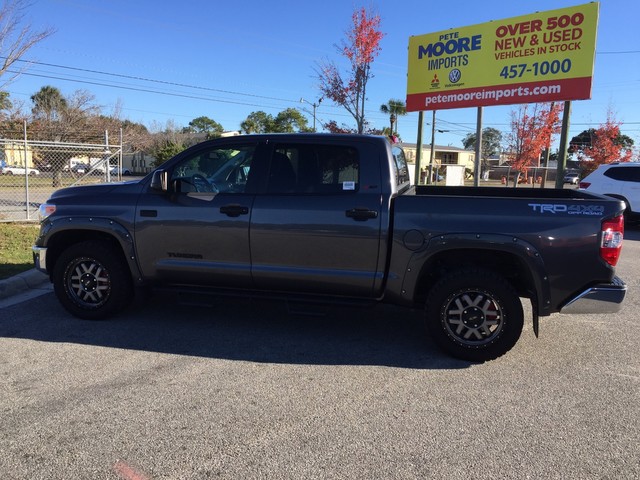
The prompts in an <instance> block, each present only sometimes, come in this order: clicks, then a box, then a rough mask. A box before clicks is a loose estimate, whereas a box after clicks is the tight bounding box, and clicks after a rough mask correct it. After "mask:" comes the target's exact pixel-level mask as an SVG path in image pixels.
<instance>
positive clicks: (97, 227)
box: [38, 216, 142, 285]
mask: <svg viewBox="0 0 640 480" xmlns="http://www.w3.org/2000/svg"><path fill="white" fill-rule="evenodd" d="M74 231H76V232H85V233H87V232H89V233H90V232H99V233H100V234H103V235H104V236H108V237H111V238H113V239H115V241H116V242H117V243H118V244H119V245H120V248H122V251H123V253H124V258H125V261H126V262H127V265H128V267H129V271H130V272H131V278H132V279H133V282H134V283H135V284H138V285H140V284H142V273H141V271H140V269H139V267H138V262H137V257H136V252H135V245H134V241H133V236H132V235H131V233H129V230H128V229H127V228H126V227H125V226H124V225H122V224H121V223H118V222H116V221H114V220H112V219H110V218H102V217H84V216H79V217H78V216H74V217H70V216H69V217H59V218H55V219H53V220H47V221H46V224H45V225H43V229H42V232H41V239H43V240H45V245H47V246H49V245H50V244H51V240H52V239H55V237H56V236H58V235H61V234H71V233H72V232H74ZM41 241H42V240H40V241H39V242H38V243H41ZM54 243H55V241H54ZM50 258H51V257H50V256H48V257H47V260H49V259H50ZM51 271H52V268H51V266H50V265H48V264H47V272H49V274H51Z"/></svg>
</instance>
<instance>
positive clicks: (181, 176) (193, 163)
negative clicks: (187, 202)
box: [170, 146, 255, 193]
mask: <svg viewBox="0 0 640 480" xmlns="http://www.w3.org/2000/svg"><path fill="white" fill-rule="evenodd" d="M254 150H255V147H254V146H232V147H230V146H224V147H211V148H208V149H203V150H200V151H198V152H196V153H194V154H193V155H191V156H189V157H187V158H185V159H183V160H182V161H181V162H180V163H179V164H177V165H175V167H174V168H173V171H172V173H171V178H170V184H171V185H172V187H173V189H174V191H175V192H177V193H219V192H225V193H243V192H244V191H245V189H246V186H247V181H248V179H249V172H250V170H251V162H252V160H253V153H254Z"/></svg>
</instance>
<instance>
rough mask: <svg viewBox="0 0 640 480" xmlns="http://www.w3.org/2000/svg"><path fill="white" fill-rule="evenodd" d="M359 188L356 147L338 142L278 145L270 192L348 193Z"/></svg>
mask: <svg viewBox="0 0 640 480" xmlns="http://www.w3.org/2000/svg"><path fill="white" fill-rule="evenodd" d="M359 187H360V158H359V155H358V150H357V149H355V148H353V147H349V146H340V145H312V144H301V145H278V146H276V148H275V149H274V152H273V155H272V157H271V164H270V169H269V184H268V187H267V191H268V192H269V193H310V194H337V193H340V194H349V193H353V192H356V191H358V189H359Z"/></svg>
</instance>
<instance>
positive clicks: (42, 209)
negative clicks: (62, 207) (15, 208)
mask: <svg viewBox="0 0 640 480" xmlns="http://www.w3.org/2000/svg"><path fill="white" fill-rule="evenodd" d="M55 211H56V206H55V205H53V204H51V203H43V204H42V205H40V206H39V207H38V217H39V219H40V221H41V222H42V221H43V220H44V219H45V218H47V217H48V216H49V215H51V214H52V213H54V212H55Z"/></svg>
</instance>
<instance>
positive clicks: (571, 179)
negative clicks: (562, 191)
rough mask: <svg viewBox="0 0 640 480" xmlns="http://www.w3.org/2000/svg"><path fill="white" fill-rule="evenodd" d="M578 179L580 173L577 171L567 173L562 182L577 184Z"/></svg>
mask: <svg viewBox="0 0 640 480" xmlns="http://www.w3.org/2000/svg"><path fill="white" fill-rule="evenodd" d="M579 181H580V175H578V174H577V173H567V174H566V175H565V176H564V178H563V180H562V183H569V184H571V185H578V182H579Z"/></svg>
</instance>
